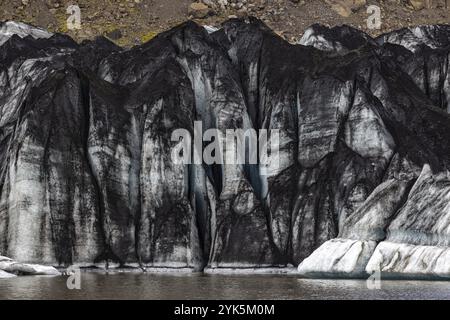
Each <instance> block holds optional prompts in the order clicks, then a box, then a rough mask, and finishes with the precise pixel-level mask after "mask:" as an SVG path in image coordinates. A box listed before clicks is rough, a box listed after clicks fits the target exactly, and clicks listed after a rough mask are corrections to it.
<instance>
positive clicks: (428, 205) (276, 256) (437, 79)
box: [0, 18, 450, 279]
mask: <svg viewBox="0 0 450 320" xmlns="http://www.w3.org/2000/svg"><path fill="white" fill-rule="evenodd" d="M449 39H450V27H449V26H446V25H436V26H419V27H414V28H406V29H401V30H397V31H393V32H390V33H388V34H384V35H381V36H379V37H377V38H372V37H370V36H369V35H367V34H365V33H364V32H362V31H360V30H356V29H353V28H351V27H348V26H340V27H333V28H328V27H324V26H321V25H313V26H311V27H310V28H309V29H308V30H307V31H306V32H305V33H304V35H303V37H302V38H301V40H300V41H299V43H298V44H291V43H288V42H286V41H285V40H283V39H282V38H280V37H279V36H278V35H276V34H275V33H274V32H273V31H272V30H270V29H269V28H268V27H267V26H266V25H265V24H263V23H262V22H261V21H259V20H257V19H254V18H249V19H248V20H242V19H231V20H229V21H226V22H224V23H223V25H222V26H221V27H220V28H217V29H212V28H208V29H205V28H203V27H202V26H199V25H197V24H196V23H194V22H191V21H189V22H186V23H183V24H181V25H179V26H177V27H175V28H173V29H171V30H168V31H166V32H163V33H161V34H159V35H158V36H156V37H155V38H154V39H152V40H150V41H149V42H147V43H144V44H142V45H138V46H135V47H133V48H121V47H118V46H117V45H115V44H114V43H112V42H110V41H109V40H107V39H106V38H103V37H99V38H96V39H94V40H86V41H83V42H82V43H76V42H75V41H74V40H72V39H71V38H70V37H68V36H66V35H62V34H51V33H49V32H47V31H45V30H42V29H39V28H35V27H32V26H28V25H25V24H22V23H16V22H3V23H0V253H1V254H2V255H4V256H8V257H10V258H12V259H14V261H20V263H22V264H26V265H31V266H33V265H36V264H43V265H48V266H53V267H58V268H64V267H67V266H70V265H77V266H80V267H102V268H103V267H105V268H113V267H135V268H137V267H139V268H142V269H145V270H167V269H171V270H191V271H205V272H210V273H216V272H221V271H226V270H234V271H236V272H248V271H250V272H257V271H255V270H282V269H283V268H284V269H286V270H288V271H286V272H289V273H290V272H291V269H292V266H298V271H297V273H298V274H299V275H302V276H306V277H339V278H360V277H367V276H369V275H370V274H371V273H373V272H374V271H377V270H379V271H380V272H381V274H382V276H386V277H392V278H402V277H404V278H439V279H446V278H448V276H449V275H450V269H449V268H450V267H449V263H450V260H449V259H450V258H449V246H450V205H449V200H450V173H449V172H450V115H449V112H450V76H449V54H450V41H449ZM195 121H201V123H202V131H203V132H202V133H204V132H205V131H206V130H208V129H218V130H219V131H221V132H222V133H225V132H226V130H227V129H244V130H245V129H255V130H260V129H265V130H268V131H269V132H270V131H271V130H278V131H279V133H280V141H281V143H280V146H279V148H278V150H277V151H278V152H279V154H280V159H281V160H282V161H280V166H279V167H278V168H276V169H274V168H271V170H264V168H263V167H262V166H261V165H259V164H248V165H238V164H226V165H223V164H212V165H209V164H206V163H202V164H179V163H174V162H173V161H171V154H172V151H173V150H176V148H177V147H178V146H177V145H178V143H179V142H175V141H171V134H172V132H173V131H174V130H176V129H185V130H187V131H188V132H190V133H194V130H196V129H195V127H194V122H195ZM2 263H3V264H5V265H6V264H9V263H8V262H5V261H4V262H2ZM0 269H1V268H0ZM5 269H6V268H5ZM49 270H50V269H49ZM51 270H53V269H51ZM5 271H6V272H7V270H5Z"/></svg>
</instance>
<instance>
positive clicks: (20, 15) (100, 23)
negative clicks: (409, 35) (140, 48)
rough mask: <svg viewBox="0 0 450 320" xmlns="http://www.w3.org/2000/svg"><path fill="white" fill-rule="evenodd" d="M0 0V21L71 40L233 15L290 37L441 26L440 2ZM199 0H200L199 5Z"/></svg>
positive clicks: (140, 36) (127, 37) (139, 34)
mask: <svg viewBox="0 0 450 320" xmlns="http://www.w3.org/2000/svg"><path fill="white" fill-rule="evenodd" d="M198 1H199V2H198V3H193V1H192V0H171V1H166V0H104V1H92V0H78V1H72V0H2V2H1V8H0V20H3V21H4V20H16V21H23V22H27V23H31V24H33V25H36V26H39V27H43V28H46V29H49V30H50V31H57V32H62V33H68V34H69V35H70V36H72V37H74V38H75V39H77V40H83V39H86V38H93V37H95V36H98V35H107V36H109V37H110V38H112V40H114V41H115V42H116V43H118V44H120V45H125V46H132V45H134V44H138V43H141V42H144V41H146V40H148V39H150V38H152V37H153V36H154V35H155V34H157V33H159V32H161V31H163V30H166V29H168V28H170V27H173V26H175V25H177V24H179V23H181V22H183V21H185V20H187V19H195V20H196V21H197V22H199V23H201V24H207V25H219V24H220V23H222V22H223V21H224V20H226V19H228V18H230V17H234V16H238V17H241V16H246V15H252V16H256V17H258V18H260V19H262V20H263V21H264V22H265V23H266V24H268V25H269V26H270V27H271V28H272V29H273V30H275V31H276V32H277V33H278V34H280V35H283V37H285V38H286V39H288V40H295V39H296V38H298V37H299V35H301V34H302V33H303V31H304V30H305V28H307V27H308V26H310V25H311V24H313V23H321V24H324V25H327V26H334V25H342V24H348V25H351V26H353V27H356V28H359V29H361V30H363V31H366V32H368V33H369V34H371V35H377V34H380V33H384V32H387V31H390V30H393V29H399V28H402V27H405V26H413V25H422V24H438V23H440V24H446V23H448V22H449V18H450V8H446V0H384V1H383V0H378V1H375V0H367V1H366V0H198ZM447 1H448V0H447ZM200 2H203V3H200ZM71 4H76V5H78V6H79V7H80V9H81V23H82V28H81V29H80V30H68V28H67V24H66V20H67V18H68V17H69V14H67V12H66V10H67V7H68V6H69V5H71ZM373 4H375V5H377V6H379V7H380V9H381V22H382V23H381V28H380V29H375V30H369V29H368V28H367V23H366V19H367V18H368V16H369V14H368V13H367V11H366V10H367V7H368V6H370V5H373Z"/></svg>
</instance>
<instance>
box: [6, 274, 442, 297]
mask: <svg viewBox="0 0 450 320" xmlns="http://www.w3.org/2000/svg"><path fill="white" fill-rule="evenodd" d="M66 282H67V277H63V276H61V277H48V276H24V277H18V278H13V279H0V299H51V300H54V299H182V300H184V299H277V300H278V299H308V300H311V299H327V300H331V299H333V300H336V299H446V300H450V282H449V281H392V280H383V281H382V282H381V289H368V287H367V283H366V281H365V280H310V279H299V278H297V277H296V276H294V275H215V274H214V275H208V274H149V273H130V272H126V273H114V274H104V273H82V274H81V289H80V290H69V289H68V288H67V284H66Z"/></svg>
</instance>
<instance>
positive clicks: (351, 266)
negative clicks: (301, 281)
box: [298, 239, 376, 278]
mask: <svg viewBox="0 0 450 320" xmlns="http://www.w3.org/2000/svg"><path fill="white" fill-rule="evenodd" d="M375 247H376V242H375V241H360V240H350V239H332V240H329V241H327V242H325V243H324V244H323V245H321V246H320V247H319V248H318V249H317V250H316V251H314V252H313V253H312V254H311V255H310V256H309V257H308V258H306V259H305V260H303V262H302V263H301V264H300V265H299V266H298V272H299V273H300V274H301V275H302V276H305V277H313V278H321V277H323V278H330V277H336V278H340V277H345V278H360V277H365V276H367V274H366V272H365V267H366V265H367V262H368V261H369V259H370V256H371V255H372V253H373V251H374V250H375Z"/></svg>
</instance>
